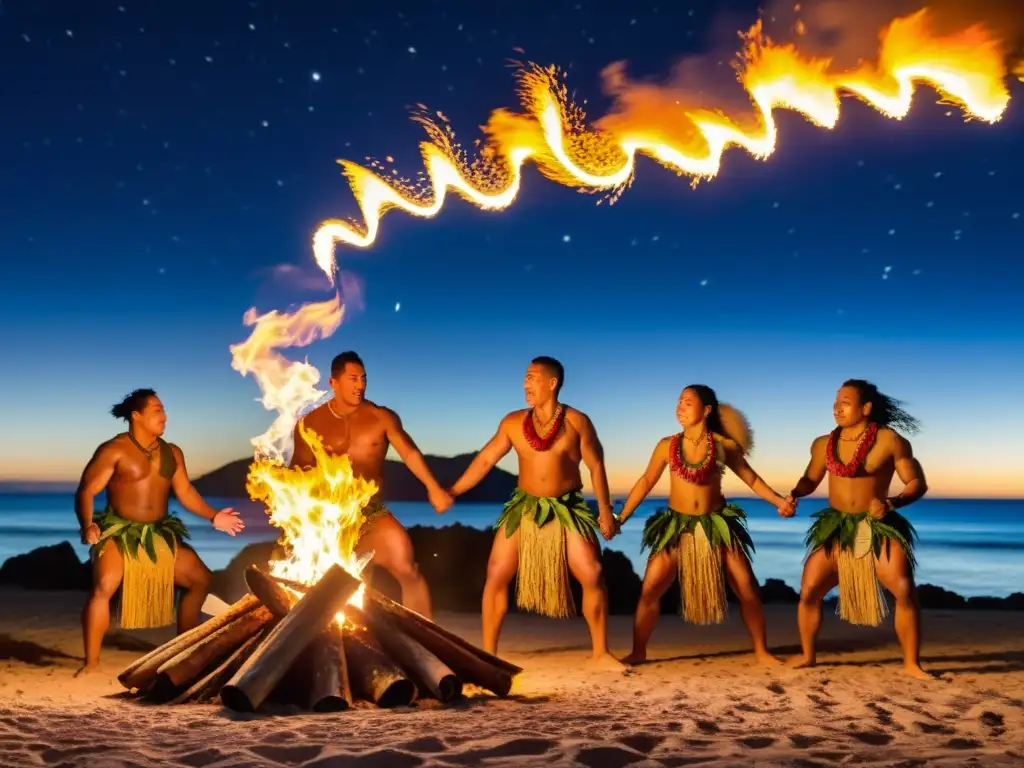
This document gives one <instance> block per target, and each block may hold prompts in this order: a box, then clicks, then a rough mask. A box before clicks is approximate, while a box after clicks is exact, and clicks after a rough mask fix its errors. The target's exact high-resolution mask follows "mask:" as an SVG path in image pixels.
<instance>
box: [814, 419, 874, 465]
mask: <svg viewBox="0 0 1024 768" xmlns="http://www.w3.org/2000/svg"><path fill="white" fill-rule="evenodd" d="M841 431H842V428H841V427H836V428H835V430H834V431H833V432H832V434H831V435H829V437H828V446H827V447H826V448H825V468H826V469H828V471H829V472H830V473H831V474H833V475H835V476H836V477H853V476H854V475H856V474H857V470H858V469H860V467H861V465H862V464H863V463H864V459H866V458H867V456H868V452H869V451H870V450H871V446H873V445H874V444H875V438H876V437H877V436H878V425H877V424H875V423H874V422H872V423H871V424H868V427H867V429H865V430H864V431H863V432H862V433H861V436H860V441H859V442H858V443H857V450H856V451H854V453H853V458H852V459H850V462H849V464H843V463H842V462H841V461H840V460H839V453H838V452H837V451H836V438H837V437H838V436H839V433H840V432H841Z"/></svg>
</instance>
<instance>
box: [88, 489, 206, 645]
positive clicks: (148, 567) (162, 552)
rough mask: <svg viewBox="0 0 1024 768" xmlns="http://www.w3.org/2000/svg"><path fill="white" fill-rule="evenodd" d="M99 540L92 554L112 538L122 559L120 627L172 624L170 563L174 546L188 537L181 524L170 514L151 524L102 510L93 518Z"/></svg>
mask: <svg viewBox="0 0 1024 768" xmlns="http://www.w3.org/2000/svg"><path fill="white" fill-rule="evenodd" d="M96 524H97V525H98V526H99V527H100V531H101V534H100V540H99V541H98V542H97V543H96V545H95V546H94V548H93V552H94V553H95V556H96V557H102V556H103V548H104V547H105V546H106V545H107V542H108V541H110V540H112V541H114V543H115V544H116V545H117V549H118V551H119V552H120V553H121V559H122V561H123V562H124V580H123V581H122V583H121V616H120V622H119V623H120V625H121V628H122V629H148V628H151V627H165V626H167V625H168V624H173V623H174V619H175V616H174V562H175V559H176V557H177V553H178V547H179V546H180V545H181V543H182V542H183V541H184V540H185V539H187V538H188V529H187V528H186V527H185V524H184V523H183V522H182V521H181V520H180V519H179V518H177V517H174V516H173V515H166V516H164V517H163V518H161V519H160V520H157V521H155V522H152V523H138V522H133V521H131V520H127V519H125V518H123V517H121V516H120V515H118V514H116V513H115V512H114V511H113V510H111V509H109V508H108V509H106V510H105V511H104V512H103V513H102V514H101V515H100V517H99V518H98V519H97V520H96Z"/></svg>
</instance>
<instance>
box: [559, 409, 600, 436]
mask: <svg viewBox="0 0 1024 768" xmlns="http://www.w3.org/2000/svg"><path fill="white" fill-rule="evenodd" d="M565 420H566V421H568V422H569V423H570V424H571V425H572V427H573V429H575V430H576V431H577V432H579V431H580V430H581V429H586V428H587V427H588V426H589V427H593V422H591V421H590V417H589V416H587V414H585V413H584V412H583V411H581V410H578V409H576V408H573V407H572V406H571V405H567V406H565Z"/></svg>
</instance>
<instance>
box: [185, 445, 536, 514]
mask: <svg viewBox="0 0 1024 768" xmlns="http://www.w3.org/2000/svg"><path fill="white" fill-rule="evenodd" d="M423 458H424V459H425V460H426V462H427V466H428V467H430V471H431V472H432V473H433V474H434V477H436V478H437V482H439V483H440V484H441V485H442V486H443V487H445V488H448V487H450V486H452V485H453V484H454V483H455V481H456V480H458V479H459V477H460V476H461V475H462V473H463V472H465V471H466V468H467V467H469V465H470V463H472V461H473V459H474V458H476V454H472V453H465V454H461V455H459V456H451V457H448V456H424V457H423ZM251 463H252V459H239V460H238V461H232V462H231V463H230V464H225V465H224V466H223V467H221V468H220V469H215V470H214V471H213V472H210V473H208V474H206V475H203V476H202V477H199V478H196V479H195V480H194V481H193V485H194V486H195V487H196V490H198V491H199V493H201V494H202V495H203V496H215V497H221V498H228V499H244V498H247V497H248V493H247V492H246V490H245V478H246V475H247V474H248V472H249V465H250V464H251ZM517 482H518V481H517V479H516V476H515V475H513V474H511V473H509V472H506V471H505V470H503V469H498V468H494V469H491V471H490V472H488V473H487V475H486V476H485V477H484V479H483V480H481V481H480V483H479V485H477V486H476V487H475V488H473V489H472V490H470V491H467V492H466V493H464V494H462V495H461V496H460V497H459V500H460V501H463V502H466V501H468V502H496V501H505V500H506V499H508V497H509V496H511V495H512V491H513V490H515V487H516V483H517ZM381 487H382V496H383V497H384V500H385V501H426V500H427V491H426V489H425V488H424V487H423V484H422V483H421V482H420V481H419V480H417V479H416V477H415V475H413V473H412V472H410V471H409V468H408V467H406V466H405V464H403V463H402V462H400V461H393V460H391V459H388V460H387V461H385V462H384V474H383V479H382V483H381Z"/></svg>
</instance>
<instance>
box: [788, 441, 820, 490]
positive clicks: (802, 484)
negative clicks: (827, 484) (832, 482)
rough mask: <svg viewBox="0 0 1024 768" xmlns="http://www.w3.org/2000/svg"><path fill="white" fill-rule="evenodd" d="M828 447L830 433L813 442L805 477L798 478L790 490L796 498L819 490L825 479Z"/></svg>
mask: <svg viewBox="0 0 1024 768" xmlns="http://www.w3.org/2000/svg"><path fill="white" fill-rule="evenodd" d="M827 447H828V435H822V436H821V437H818V438H816V439H815V441H814V442H813V443H811V460H810V461H809V462H808V463H807V469H805V470H804V474H803V477H801V478H800V479H799V480H797V483H796V485H795V486H793V490H792V491H790V492H789V495H790V496H792V497H793V498H794V499H799V498H801V497H803V496H810V495H811V494H812V493H814V492H815V491H816V490H818V486H819V485H821V481H822V480H824V479H825V474H826V468H825V449H826V448H827Z"/></svg>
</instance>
